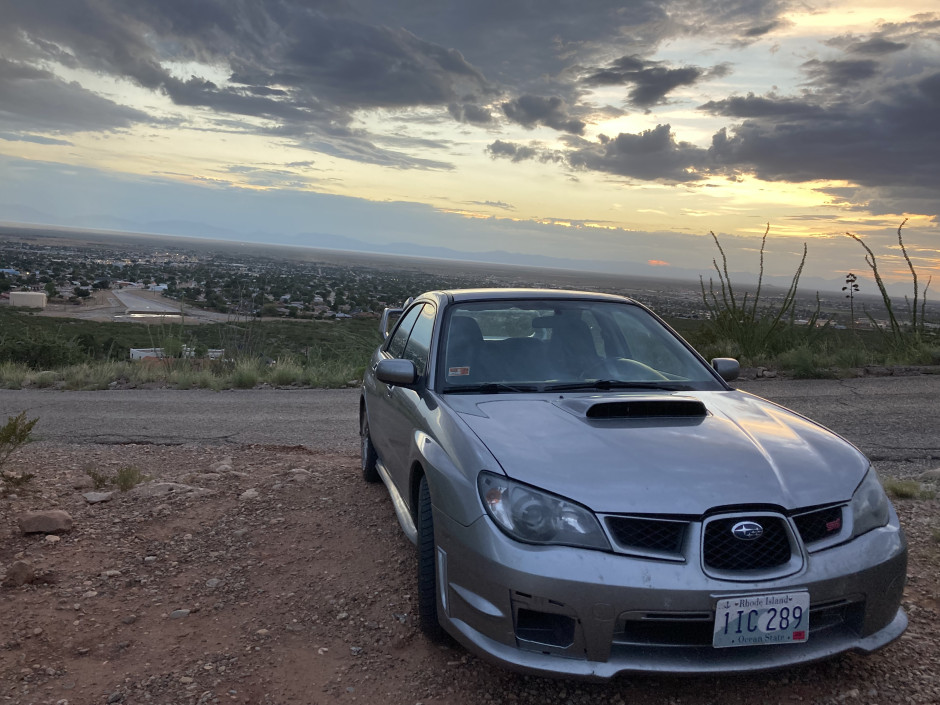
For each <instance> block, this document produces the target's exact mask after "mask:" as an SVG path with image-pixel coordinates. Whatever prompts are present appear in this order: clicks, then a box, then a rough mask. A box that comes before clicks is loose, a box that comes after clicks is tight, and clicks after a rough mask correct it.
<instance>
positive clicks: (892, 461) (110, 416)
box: [0, 375, 940, 476]
mask: <svg viewBox="0 0 940 705" xmlns="http://www.w3.org/2000/svg"><path fill="white" fill-rule="evenodd" d="M738 386H739V387H740V388H741V389H744V390H745V391H748V392H751V393H753V394H757V395H758V396H762V397H764V398H766V399H770V400H771V401H775V402H777V403H780V404H782V405H784V406H787V407H789V408H791V409H794V410H795V411H798V412H800V413H802V414H804V415H806V416H808V417H810V418H811V419H813V420H815V421H818V422H819V423H821V424H823V425H825V426H828V427H829V428H831V429H833V430H834V431H836V432H837V433H840V434H841V435H843V436H844V437H846V438H848V439H849V440H850V441H852V442H853V443H855V444H856V445H857V446H858V447H859V448H861V449H862V450H863V451H864V452H865V453H867V454H868V455H869V457H871V458H872V460H874V461H875V462H876V466H877V467H878V469H879V470H880V471H883V472H884V471H887V472H889V473H891V474H893V475H898V476H908V475H913V474H917V473H919V472H923V471H924V470H926V469H929V468H931V467H936V466H940V375H919V376H911V377H866V378H859V379H850V380H781V379H772V380H754V381H743V382H741V383H740V384H739V385H738ZM358 394H359V392H358V390H357V389H335V390H312V389H303V390H275V389H258V390H231V391H224V392H211V391H203V390H191V391H178V390H142V389H134V390H113V391H101V392H58V391H51V390H2V391H0V420H3V419H5V418H6V417H8V416H11V415H15V414H18V413H19V412H21V411H24V410H25V411H26V412H27V414H28V415H29V417H30V418H34V417H36V416H38V417H39V419H40V421H39V423H38V424H37V425H36V429H35V434H36V435H37V436H38V437H39V438H40V439H45V440H49V441H53V442H69V443H80V444H84V443H107V444H112V443H114V444H120V443H152V444H160V445H163V444H188V443H199V444H210V445H225V444H252V443H256V444H268V445H283V446H293V445H304V446H307V447H309V448H316V449H322V450H324V451H330V452H341V453H342V452H345V453H350V454H355V453H357V452H358V435H357V434H358V423H357V418H356V417H357V413H358Z"/></svg>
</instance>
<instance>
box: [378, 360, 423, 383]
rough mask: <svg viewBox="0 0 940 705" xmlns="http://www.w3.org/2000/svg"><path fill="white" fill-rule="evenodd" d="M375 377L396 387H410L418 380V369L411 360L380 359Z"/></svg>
mask: <svg viewBox="0 0 940 705" xmlns="http://www.w3.org/2000/svg"><path fill="white" fill-rule="evenodd" d="M375 378H376V379H377V380H379V381H380V382H384V383H385V384H391V385H394V386H396V387H409V386H411V385H413V384H414V383H415V382H416V381H417V380H418V370H417V369H416V368H415V363H414V362H412V361H411V360H402V359H400V358H392V359H391V360H380V361H379V364H378V365H376V367H375Z"/></svg>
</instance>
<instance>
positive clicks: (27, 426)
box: [0, 411, 39, 490]
mask: <svg viewBox="0 0 940 705" xmlns="http://www.w3.org/2000/svg"><path fill="white" fill-rule="evenodd" d="M37 421H39V419H38V418H35V419H31V420H29V421H27V420H26V412H25V411H21V412H20V413H19V414H17V415H16V416H10V417H8V418H7V422H6V423H5V424H4V425H3V426H0V481H2V482H3V487H4V489H5V490H7V489H12V488H14V487H19V486H21V485H25V484H26V483H27V482H29V481H30V480H32V479H33V477H35V475H33V474H32V473H29V472H22V473H19V474H16V475H14V474H12V473H10V472H7V471H5V470H4V469H3V467H4V465H6V463H7V460H8V459H9V457H10V456H11V455H12V454H13V453H15V452H16V451H17V450H19V449H20V448H22V447H23V446H24V445H26V444H27V443H29V442H31V441H32V440H33V436H32V432H33V426H35V425H36V422H37Z"/></svg>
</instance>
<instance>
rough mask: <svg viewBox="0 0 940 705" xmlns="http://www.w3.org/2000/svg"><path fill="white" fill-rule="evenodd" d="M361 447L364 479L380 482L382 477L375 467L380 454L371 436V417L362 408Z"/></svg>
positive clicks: (360, 425) (360, 423)
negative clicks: (376, 450)
mask: <svg viewBox="0 0 940 705" xmlns="http://www.w3.org/2000/svg"><path fill="white" fill-rule="evenodd" d="M359 448H360V453H361V457H362V479H363V480H365V481H366V482H378V481H379V480H381V479H382V478H381V477H379V471H378V469H377V468H376V467H375V464H376V461H378V459H379V456H378V453H376V452H375V446H374V445H372V438H371V437H370V436H369V418H368V417H367V416H366V411H365V409H363V410H362V414H361V415H360V418H359Z"/></svg>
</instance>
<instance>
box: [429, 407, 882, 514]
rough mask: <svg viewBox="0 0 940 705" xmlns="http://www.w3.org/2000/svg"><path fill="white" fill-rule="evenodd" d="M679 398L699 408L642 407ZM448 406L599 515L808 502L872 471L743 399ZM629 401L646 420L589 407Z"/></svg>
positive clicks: (539, 483) (505, 453) (793, 420)
mask: <svg viewBox="0 0 940 705" xmlns="http://www.w3.org/2000/svg"><path fill="white" fill-rule="evenodd" d="M699 401H700V402H702V404H704V408H702V406H701V405H699V404H697V402H699ZM659 402H662V405H661V406H660V407H658V406H657V404H658V403H659ZM676 402H679V404H680V405H683V404H684V405H686V406H696V407H697V408H698V409H699V410H700V411H701V413H699V414H697V415H696V414H694V413H693V414H691V415H689V416H679V415H676V416H669V415H668V413H667V415H664V416H657V415H656V414H655V413H653V414H649V413H644V412H643V409H645V410H646V411H649V410H650V409H654V410H655V409H656V408H664V409H665V408H667V406H668V405H672V406H675V404H676ZM446 403H447V404H448V405H450V406H451V408H452V409H453V410H454V411H455V412H457V414H458V415H459V416H460V417H461V418H462V419H463V421H464V422H465V423H466V424H467V425H468V426H469V427H470V428H471V429H472V430H473V432H474V433H475V434H476V435H477V436H478V437H479V438H480V440H481V441H482V442H483V443H484V444H485V445H486V447H487V448H488V449H489V451H490V452H491V453H492V454H493V456H494V457H495V458H496V460H497V462H499V464H500V466H501V468H502V470H503V471H504V472H505V473H506V474H507V475H508V476H509V477H512V478H514V479H516V480H519V481H521V482H525V483H528V484H531V485H534V486H536V487H541V488H542V489H545V490H548V491H550V492H554V493H557V494H559V495H563V496H565V497H568V498H570V499H573V500H575V501H577V502H580V503H581V504H584V505H585V506H587V507H590V508H591V509H593V510H594V511H596V512H602V513H607V512H610V513H642V514H685V515H701V514H703V513H705V512H707V511H709V510H711V509H713V508H715V507H722V506H724V507H727V506H733V505H755V504H762V505H777V506H781V507H783V508H785V509H797V508H801V507H810V506H814V505H819V504H826V503H830V502H834V501H841V500H847V499H849V498H850V497H851V496H852V493H853V491H854V490H855V488H856V487H857V486H858V484H859V482H860V481H861V480H862V477H863V476H864V474H865V472H866V470H867V469H868V466H869V463H868V460H867V459H866V458H865V457H864V456H863V455H862V454H861V453H860V452H859V451H858V450H857V449H856V448H855V447H854V446H852V445H851V444H850V443H848V442H847V441H845V440H843V439H842V438H840V437H839V436H836V435H835V434H833V433H832V432H830V431H828V430H826V429H824V428H823V427H821V426H819V425H817V424H815V423H813V422H812V421H809V420H808V419H806V418H804V417H802V416H800V415H798V414H795V413H794V412H792V411H789V410H787V409H785V408H783V407H781V406H778V405H776V404H773V403H771V402H768V401H766V400H764V399H760V398H759V397H755V396H752V395H750V394H746V393H744V392H737V391H730V392H729V391H722V392H682V393H676V394H670V393H665V394H658V395H653V396H651V395H649V394H643V395H636V394H590V395H565V396H562V397H560V396H558V395H524V396H519V395H490V396H486V397H479V396H477V397H472V396H456V395H454V396H450V397H448V398H447V402H446ZM611 404H613V406H609V405H611ZM598 405H600V406H598ZM628 405H633V406H635V407H637V408H639V409H641V411H640V412H639V414H640V415H639V416H636V415H634V416H630V414H629V413H627V414H624V413H620V416H621V417H618V414H617V413H616V412H615V413H612V414H606V413H604V414H601V416H613V417H612V418H611V417H605V418H592V416H597V415H598V414H597V412H596V411H594V412H591V411H590V410H591V409H592V407H594V408H595V409H603V408H611V409H615V410H616V409H621V410H622V409H624V408H626V406H628ZM623 416H628V417H627V418H624V417H623ZM490 469H493V470H496V468H490Z"/></svg>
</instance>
